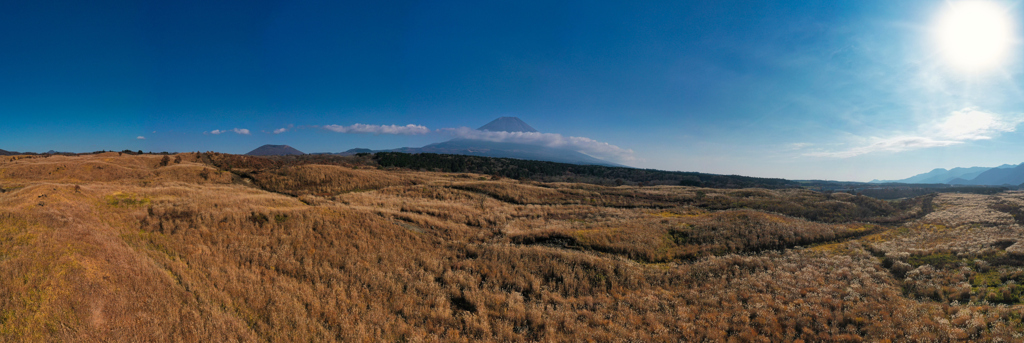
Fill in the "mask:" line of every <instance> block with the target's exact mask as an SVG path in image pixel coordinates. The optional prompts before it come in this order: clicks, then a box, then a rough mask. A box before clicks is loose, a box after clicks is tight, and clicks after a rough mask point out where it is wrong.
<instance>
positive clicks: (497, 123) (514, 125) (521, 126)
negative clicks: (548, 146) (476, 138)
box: [477, 117, 537, 132]
mask: <svg viewBox="0 0 1024 343" xmlns="http://www.w3.org/2000/svg"><path fill="white" fill-rule="evenodd" d="M477 130H480V131H507V132H537V130H536V129H534V128H533V127H531V126H530V125H529V124H527V123H526V122H524V121H522V120H520V119H519V118H516V117H501V118H498V119H495V120H493V121H491V122H490V123H487V125H484V126H481V127H480V128H479V129H477Z"/></svg>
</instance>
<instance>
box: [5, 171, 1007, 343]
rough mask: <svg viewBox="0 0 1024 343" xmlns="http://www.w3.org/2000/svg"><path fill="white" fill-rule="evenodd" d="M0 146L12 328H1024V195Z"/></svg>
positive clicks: (271, 334)
mask: <svg viewBox="0 0 1024 343" xmlns="http://www.w3.org/2000/svg"><path fill="white" fill-rule="evenodd" d="M364 162H365V161H363V162H359V161H356V160H353V162H352V163H335V164H310V163H307V164H302V163H296V164H282V163H278V162H274V161H272V160H267V159H261V158H251V157H242V156H232V155H220V154H198V153H186V154H178V155H171V156H168V157H167V158H165V157H164V156H161V155H129V154H119V153H103V154H95V155H85V156H13V157H0V341H2V342H37V341H77V342H110V341H124V342H142V341H145V342H150V341H152V342H206V341H216V342H257V341H268V342H293V341H294V342H299V341H301V342H311V341H316V342H333V341H345V342H350V341H351V342H381V341H384V342H470V341H474V342H475V341H494V342H507V341H542V342H562V341H570V342H576V341H579V342H590V341H594V342H608V341H641V342H660V341H672V342H676V341H737V342H796V341H805V342H818V341H829V342H835V341H849V342H856V341H865V340H866V341H936V342H945V341H978V340H987V341H1008V342H1021V341H1024V336H1022V332H1024V322H1022V316H1024V308H1022V305H1021V304H1022V303H1024V286H1021V285H1019V283H1022V282H1024V269H1022V266H1024V230H1022V227H1021V224H1024V211H1022V210H1021V206H1024V194H1022V193H1013V192H1009V193H1000V194H996V195H961V194H942V195H929V196H924V197H918V198H914V199H906V200H901V201H882V200H877V199H872V198H867V197H863V196H855V195H849V194H822V193H817V192H812V191H807V190H800V189H783V190H764V189H707V188H695V187H683V186H654V187H635V186H619V187H605V186H597V185H590V184H577V183H540V182H532V181H520V180H512V179H501V178H496V177H491V176H485V175H475V174H450V173H449V174H446V173H438V172H426V171H409V170H382V169H378V168H375V167H374V166H372V165H371V164H368V163H364Z"/></svg>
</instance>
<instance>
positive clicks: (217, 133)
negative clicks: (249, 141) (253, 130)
mask: <svg viewBox="0 0 1024 343" xmlns="http://www.w3.org/2000/svg"><path fill="white" fill-rule="evenodd" d="M228 132H234V133H237V134H240V135H248V134H249V129H239V128H234V129H231V130H213V131H210V132H203V133H209V134H212V135H219V134H222V133H228Z"/></svg>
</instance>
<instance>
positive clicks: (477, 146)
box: [249, 117, 624, 167]
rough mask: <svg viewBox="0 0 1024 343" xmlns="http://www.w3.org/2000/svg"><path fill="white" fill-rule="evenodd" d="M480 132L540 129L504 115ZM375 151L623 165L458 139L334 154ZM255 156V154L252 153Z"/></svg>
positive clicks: (534, 147)
mask: <svg viewBox="0 0 1024 343" xmlns="http://www.w3.org/2000/svg"><path fill="white" fill-rule="evenodd" d="M477 130H480V131H491V132H501V131H504V132H538V131H537V130H536V129H534V128H533V127H532V126H530V125H529V124H527V123H526V122H524V121H522V120H521V119H519V118H516V117H501V118H498V119H495V120H493V121H491V122H490V123H487V125H484V126H481V127H480V128H479V129H477ZM374 152H404V153H410V154H416V153H435V154H452V155H470V156H482V157H499V158H515V159H520V160H533V161H548V162H558V163H570V164H579V165H599V166H608V167H624V166H623V165H620V164H616V163H612V162H608V161H605V160H602V159H599V158H595V157H592V156H590V155H587V154H584V153H581V152H578V151H575V150H571V149H564V148H554V147H548V146H543V145H533V144H521V143H504V142H491V141H484V140H474V139H462V138H456V139H453V140H450V141H447V142H441V143H434V144H430V145H427V146H424V147H421V148H410V147H406V148H398V149H387V150H370V149H364V148H356V149H351V150H348V151H344V152H340V153H331V154H333V155H342V156H348V155H355V154H359V153H374ZM249 154H250V155H252V153H249Z"/></svg>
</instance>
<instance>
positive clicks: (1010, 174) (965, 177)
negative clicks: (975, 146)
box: [871, 163, 1024, 186]
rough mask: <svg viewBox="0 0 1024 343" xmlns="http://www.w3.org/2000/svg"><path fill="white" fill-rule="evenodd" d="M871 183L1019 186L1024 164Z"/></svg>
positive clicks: (1023, 178)
mask: <svg viewBox="0 0 1024 343" xmlns="http://www.w3.org/2000/svg"><path fill="white" fill-rule="evenodd" d="M871 183H918V184H940V183H941V184H950V185H970V186H1003V185H1011V186H1017V185H1020V184H1022V183H1024V163H1021V164H1019V165H1016V164H1004V165H1001V166H998V167H994V168H993V167H970V168H953V169H949V170H947V169H944V168H937V169H934V170H932V171H930V172H927V173H924V174H918V175H914V176H911V177H908V178H906V179H902V180H872V181H871Z"/></svg>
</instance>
